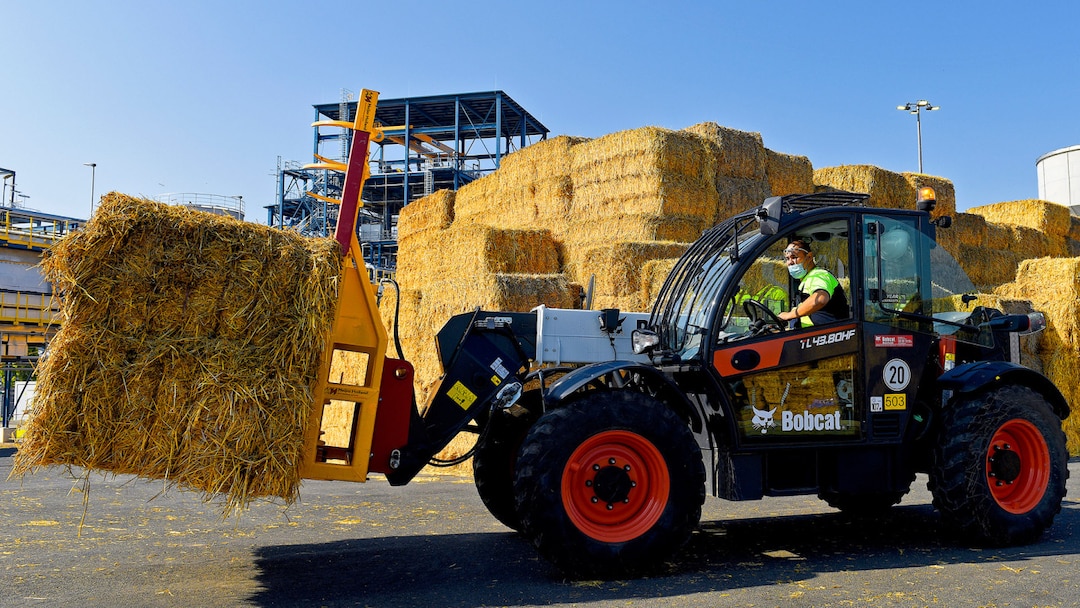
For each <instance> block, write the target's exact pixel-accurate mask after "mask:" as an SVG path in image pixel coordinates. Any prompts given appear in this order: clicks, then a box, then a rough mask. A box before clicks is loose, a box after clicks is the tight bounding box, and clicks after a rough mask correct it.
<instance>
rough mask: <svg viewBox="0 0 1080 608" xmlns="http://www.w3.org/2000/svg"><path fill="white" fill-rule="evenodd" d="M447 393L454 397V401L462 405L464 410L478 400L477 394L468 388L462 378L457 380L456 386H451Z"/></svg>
mask: <svg viewBox="0 0 1080 608" xmlns="http://www.w3.org/2000/svg"><path fill="white" fill-rule="evenodd" d="M446 395H447V396H448V397H450V398H451V399H453V400H454V403H457V404H458V405H459V406H461V409H463V410H467V409H469V406H471V405H472V404H473V402H474V401H476V394H475V393H473V392H472V391H470V390H469V389H468V388H466V387H465V385H464V384H462V383H461V381H460V380H458V381H457V382H455V383H454V386H451V387H450V390H448V391H446Z"/></svg>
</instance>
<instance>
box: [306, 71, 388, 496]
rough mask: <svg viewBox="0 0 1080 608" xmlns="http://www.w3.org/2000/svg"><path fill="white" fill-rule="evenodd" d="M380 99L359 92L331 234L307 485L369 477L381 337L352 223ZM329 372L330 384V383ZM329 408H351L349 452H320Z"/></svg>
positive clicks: (383, 333) (366, 172)
mask: <svg viewBox="0 0 1080 608" xmlns="http://www.w3.org/2000/svg"><path fill="white" fill-rule="evenodd" d="M378 96H379V94H378V92H376V91H370V90H367V89H364V90H363V91H361V93H360V99H359V101H358V103H357V113H356V120H355V122H354V123H353V124H351V125H349V127H350V128H351V129H353V130H354V133H353V144H352V149H351V150H350V153H349V161H348V168H347V170H346V173H345V184H344V187H343V188H342V198H341V203H342V204H341V211H340V214H339V217H338V226H337V231H336V233H335V238H336V239H337V240H338V242H339V243H341V245H342V257H343V262H344V270H343V273H342V277H341V282H340V285H339V292H338V303H337V309H336V311H335V314H334V325H333V330H332V334H331V338H330V340H329V341H328V342H327V344H326V346H325V350H324V352H323V363H322V367H321V369H320V372H319V378H318V383H317V385H316V387H315V392H314V399H313V404H312V411H311V415H310V418H309V423H308V427H307V429H306V431H305V435H304V457H303V463H302V466H301V476H302V477H304V478H307V479H337V480H346V481H365V480H366V479H367V474H368V464H369V460H370V457H371V443H372V436H373V433H374V429H375V415H376V412H377V409H378V404H379V392H380V389H381V383H382V374H383V364H384V362H385V359H386V346H387V335H386V328H385V327H384V326H383V322H382V317H381V316H380V315H379V308H378V304H377V303H376V299H375V286H374V285H372V284H371V281H370V280H369V278H368V274H367V271H366V269H365V267H364V264H363V261H362V259H361V258H360V255H361V253H360V243H359V242H358V240H357V238H356V218H357V215H358V214H357V211H358V209H359V207H360V206H362V204H363V203H362V202H361V200H360V192H361V190H362V189H363V186H364V182H365V181H366V180H367V178H368V176H369V174H370V170H369V168H368V148H369V143H370V141H371V140H373V139H374V133H375V132H376V131H377V129H375V126H374V121H375V106H376V103H377V102H378ZM345 360H350V362H351V364H352V365H353V366H355V364H356V362H357V361H366V368H365V369H363V370H362V374H361V373H357V371H356V370H355V369H354V367H349V365H347V364H344V361H345ZM332 365H333V367H332ZM331 372H333V373H334V374H335V377H331ZM345 375H348V376H355V377H356V379H355V382H354V383H351V384H350V383H347V382H346V381H345V378H344V376H345ZM360 376H362V378H361V377H360ZM331 404H335V405H336V404H343V405H345V406H348V405H349V404H355V405H356V407H355V409H354V410H353V411H354V415H353V416H352V421H351V426H352V428H351V433H350V435H349V436H350V440H349V445H348V446H344V447H345V449H340V448H338V449H336V450H334V451H330V450H328V449H327V446H324V445H320V444H321V443H322V440H323V439H322V437H321V436H322V434H323V433H322V430H323V429H322V427H323V415H324V411H325V406H327V405H331ZM344 409H345V410H348V409H349V408H348V407H345V408H344Z"/></svg>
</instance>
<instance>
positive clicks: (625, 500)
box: [622, 498, 630, 505]
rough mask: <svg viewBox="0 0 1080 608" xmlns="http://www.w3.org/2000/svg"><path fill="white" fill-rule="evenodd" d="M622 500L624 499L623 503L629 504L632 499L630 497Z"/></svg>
mask: <svg viewBox="0 0 1080 608" xmlns="http://www.w3.org/2000/svg"><path fill="white" fill-rule="evenodd" d="M622 501H623V504H627V505H628V504H630V499H629V498H624V499H622Z"/></svg>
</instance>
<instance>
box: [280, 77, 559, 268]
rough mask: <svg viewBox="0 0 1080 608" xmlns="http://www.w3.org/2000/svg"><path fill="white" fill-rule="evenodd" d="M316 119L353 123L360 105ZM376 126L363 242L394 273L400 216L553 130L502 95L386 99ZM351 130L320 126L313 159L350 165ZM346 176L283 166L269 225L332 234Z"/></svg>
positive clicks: (339, 107)
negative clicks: (377, 137) (417, 202)
mask: <svg viewBox="0 0 1080 608" xmlns="http://www.w3.org/2000/svg"><path fill="white" fill-rule="evenodd" d="M314 108H315V122H318V121H321V120H335V121H351V120H352V119H353V118H354V117H355V112H356V102H355V101H352V100H350V99H349V95H348V94H347V93H346V94H343V96H342V101H341V102H339V103H328V104H318V105H316V106H314ZM375 120H376V123H377V124H378V125H379V126H380V128H381V129H382V131H383V133H384V135H385V137H384V138H383V140H382V141H381V142H373V148H372V150H371V153H370V162H371V177H370V179H368V181H367V183H366V184H365V185H364V190H363V194H362V198H363V203H364V206H363V208H362V209H361V216H360V218H359V221H358V224H357V231H358V238H359V239H360V242H361V243H363V244H365V248H364V249H365V251H366V252H370V253H371V255H370V259H368V260H367V261H368V263H369V264H371V265H372V266H373V267H374V268H376V269H388V268H389V269H392V268H393V265H394V262H395V255H394V252H395V250H396V244H397V242H396V232H397V231H396V228H397V216H398V214H399V213H400V212H401V209H402V208H403V207H404V206H405V205H407V204H409V203H410V202H412V201H414V200H416V199H419V198H422V197H424V196H427V195H428V194H431V193H433V192H435V191H437V190H441V189H450V190H457V189H458V188H460V187H462V186H464V185H465V184H468V183H469V182H471V181H473V180H475V179H478V178H480V177H482V176H484V175H486V174H488V173H490V172H492V171H494V170H496V169H498V168H499V164H500V163H501V162H502V157H503V156H505V155H506V154H509V153H510V152H513V151H515V150H520V149H521V148H524V147H526V146H528V145H530V144H533V143H536V142H537V141H540V140H543V139H547V135H548V129H547V127H545V126H544V125H543V124H541V123H540V121H539V120H537V119H536V118H535V117H534V116H533V115H532V114H530V113H529V112H528V111H526V110H525V109H524V108H522V107H521V106H520V105H519V104H518V103H517V102H515V101H514V100H513V99H512V98H511V97H510V96H509V95H507V94H506V93H504V92H503V91H487V92H478V93H464V94H456V95H432V96H427V97H404V98H399V99H380V100H379V104H378V107H377V108H376V110H375ZM351 138H352V130H351V129H343V128H340V127H327V126H315V127H314V141H313V147H314V150H313V156H314V159H316V160H318V159H327V160H332V161H337V162H347V160H348V158H347V156H348V150H349V146H350V144H351ZM343 182H344V174H342V173H339V172H336V171H331V170H327V169H311V168H305V167H304V165H303V164H301V163H297V162H288V163H284V164H283V163H281V162H280V161H279V165H278V183H277V189H278V191H277V202H276V204H274V205H271V206H268V207H267V224H268V225H270V226H276V227H279V228H286V229H292V230H297V231H299V232H301V233H303V234H308V235H312V236H327V235H330V234H332V233H333V230H334V227H335V225H336V221H337V205H335V204H334V203H332V202H328V201H329V200H335V199H340V197H341V188H342V185H343Z"/></svg>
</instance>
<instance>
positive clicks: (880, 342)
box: [874, 335, 915, 348]
mask: <svg viewBox="0 0 1080 608" xmlns="http://www.w3.org/2000/svg"><path fill="white" fill-rule="evenodd" d="M874 346H876V347H878V348H890V347H903V348H911V347H913V346H915V338H914V337H913V336H904V335H897V336H893V335H887V336H880V335H879V336H874Z"/></svg>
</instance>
